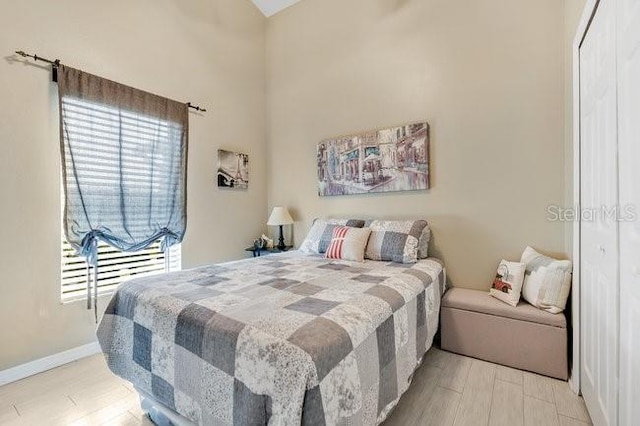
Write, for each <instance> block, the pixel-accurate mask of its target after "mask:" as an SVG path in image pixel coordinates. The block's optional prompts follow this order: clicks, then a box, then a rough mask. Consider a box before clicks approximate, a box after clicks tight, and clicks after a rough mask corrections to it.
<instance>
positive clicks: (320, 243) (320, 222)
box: [300, 219, 364, 254]
mask: <svg viewBox="0 0 640 426" xmlns="http://www.w3.org/2000/svg"><path fill="white" fill-rule="evenodd" d="M337 226H351V227H354V228H362V227H363V226H364V220H360V219H316V220H315V221H314V222H313V226H312V227H311V229H310V230H309V233H308V234H307V236H306V238H305V239H304V241H303V242H302V244H301V245H300V251H301V252H302V253H305V254H322V253H324V252H326V251H327V247H329V243H330V242H331V238H332V237H333V230H334V229H335V228H336V227H337Z"/></svg>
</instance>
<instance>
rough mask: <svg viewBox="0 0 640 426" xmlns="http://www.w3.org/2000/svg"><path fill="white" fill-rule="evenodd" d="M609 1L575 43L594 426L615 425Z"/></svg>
mask: <svg viewBox="0 0 640 426" xmlns="http://www.w3.org/2000/svg"><path fill="white" fill-rule="evenodd" d="M616 109H617V98H616V0H601V1H600V3H599V6H598V8H597V10H596V13H595V16H594V18H593V20H592V22H591V26H590V27H589V30H588V32H587V34H586V36H585V39H584V41H583V43H582V45H581V46H580V138H581V140H580V150H581V152H580V156H581V160H580V173H581V190H580V200H581V204H582V220H581V226H580V233H581V247H580V255H581V265H580V268H581V269H580V277H581V283H580V285H581V289H580V290H581V291H580V293H581V304H580V312H581V314H580V328H581V361H582V362H581V374H580V378H581V388H582V393H583V395H584V399H585V401H586V403H587V407H588V408H589V412H590V414H591V418H592V419H593V421H594V424H596V425H617V422H618V419H617V403H618V398H617V374H618V223H617V221H616V218H615V217H613V215H614V214H615V211H614V210H613V209H614V207H615V206H616V205H617V204H618V186H617V181H618V168H617V113H616Z"/></svg>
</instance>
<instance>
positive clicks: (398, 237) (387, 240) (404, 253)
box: [365, 220, 427, 263]
mask: <svg viewBox="0 0 640 426" xmlns="http://www.w3.org/2000/svg"><path fill="white" fill-rule="evenodd" d="M426 226H427V221H426V220H374V221H373V222H371V237H370V238H369V242H368V243H367V249H366V251H365V257H366V258H367V259H371V260H384V261H391V262H397V263H416V262H417V261H418V240H419V239H420V236H421V235H422V231H423V230H424V228H425V227H426Z"/></svg>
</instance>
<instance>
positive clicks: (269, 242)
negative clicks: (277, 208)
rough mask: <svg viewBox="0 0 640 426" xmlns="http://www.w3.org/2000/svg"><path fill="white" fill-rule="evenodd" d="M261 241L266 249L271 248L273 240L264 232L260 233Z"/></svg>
mask: <svg viewBox="0 0 640 426" xmlns="http://www.w3.org/2000/svg"><path fill="white" fill-rule="evenodd" d="M262 241H264V247H266V248H268V249H272V248H273V240H272V239H271V238H269V237H267V236H266V235H265V234H262Z"/></svg>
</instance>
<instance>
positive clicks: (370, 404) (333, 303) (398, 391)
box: [97, 251, 445, 425]
mask: <svg viewBox="0 0 640 426" xmlns="http://www.w3.org/2000/svg"><path fill="white" fill-rule="evenodd" d="M444 286H445V272H444V268H443V265H442V263H441V262H440V261H438V260H437V259H433V258H429V259H423V260H419V261H418V262H417V263H413V264H401V263H392V262H382V261H370V260H367V261H365V262H350V261H340V260H338V261H336V260H330V259H325V258H324V257H322V256H310V255H304V254H302V253H300V252H298V251H292V252H288V253H282V254H276V255H270V256H264V257H258V258H255V259H246V260H241V261H236V262H230V263H224V264H219V265H213V266H205V267H200V268H196V269H191V270H187V271H181V272H173V273H168V274H162V275H156V276H150V277H144V278H138V279H133V280H131V281H129V282H127V283H125V284H123V285H122V286H120V288H119V289H118V290H117V292H116V293H115V294H114V295H113V298H112V299H111V301H110V303H109V305H108V307H107V309H106V312H105V314H104V316H103V318H102V321H101V322H100V325H99V327H98V332H97V335H98V340H99V342H100V345H101V347H102V350H103V352H104V354H105V357H106V360H107V363H108V365H109V368H110V369H111V370H112V371H113V372H114V373H115V374H117V375H118V376H120V377H122V378H124V379H126V380H128V381H130V382H132V383H133V384H134V386H135V387H136V389H138V390H139V392H140V394H141V396H142V397H143V408H145V409H146V410H147V411H148V412H149V413H150V414H151V416H152V418H153V419H154V421H156V423H158V424H163V423H164V424H176V425H179V424H198V425H218V424H220V425H231V424H235V425H245V424H246V425H248V424H251V425H260V424H270V425H298V424H304V425H323V424H326V425H336V424H352V425H377V424H380V423H381V422H382V421H384V419H385V418H386V417H387V416H388V414H389V413H390V411H391V410H392V409H393V407H395V405H396V404H397V402H398V400H399V398H400V396H401V395H402V394H403V393H404V392H405V391H406V390H407V388H408V387H409V384H410V383H411V378H412V375H413V372H414V371H415V369H416V367H417V366H418V365H419V364H420V362H421V360H422V357H423V355H424V354H425V352H426V351H427V350H428V349H429V348H430V346H431V344H432V341H433V337H434V334H435V332H436V329H437V327H438V315H439V309H440V299H441V296H442V294H443V292H444Z"/></svg>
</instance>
